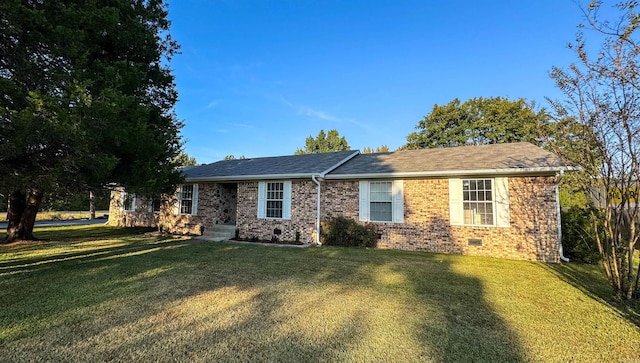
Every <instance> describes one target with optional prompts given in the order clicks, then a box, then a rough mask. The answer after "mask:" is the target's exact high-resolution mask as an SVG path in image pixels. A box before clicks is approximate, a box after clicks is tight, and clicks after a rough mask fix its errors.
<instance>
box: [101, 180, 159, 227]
mask: <svg viewBox="0 0 640 363" xmlns="http://www.w3.org/2000/svg"><path fill="white" fill-rule="evenodd" d="M122 193H123V189H122V188H118V189H116V190H114V191H112V192H111V196H110V197H109V221H107V224H108V225H111V226H118V227H157V226H158V219H159V213H158V212H155V213H154V212H149V206H150V204H151V203H152V200H148V199H146V198H141V197H137V198H136V205H135V207H134V208H135V210H134V211H125V210H124V206H123V205H122Z"/></svg>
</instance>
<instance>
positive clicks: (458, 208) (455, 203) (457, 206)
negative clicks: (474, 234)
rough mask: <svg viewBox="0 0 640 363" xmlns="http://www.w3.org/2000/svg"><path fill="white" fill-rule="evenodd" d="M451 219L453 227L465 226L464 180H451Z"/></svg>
mask: <svg viewBox="0 0 640 363" xmlns="http://www.w3.org/2000/svg"><path fill="white" fill-rule="evenodd" d="M449 219H450V223H451V225H452V226H460V225H463V224H464V213H463V209H462V179H458V178H451V179H449Z"/></svg>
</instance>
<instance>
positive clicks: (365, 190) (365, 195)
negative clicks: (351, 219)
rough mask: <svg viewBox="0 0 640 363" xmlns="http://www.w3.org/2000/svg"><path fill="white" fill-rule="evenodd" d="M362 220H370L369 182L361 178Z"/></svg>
mask: <svg viewBox="0 0 640 363" xmlns="http://www.w3.org/2000/svg"><path fill="white" fill-rule="evenodd" d="M360 220H361V221H364V222H368V221H369V182H368V181H366V180H360Z"/></svg>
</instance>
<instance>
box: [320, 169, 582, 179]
mask: <svg viewBox="0 0 640 363" xmlns="http://www.w3.org/2000/svg"><path fill="white" fill-rule="evenodd" d="M573 170H579V169H577V168H574V167H541V168H521V169H475V170H436V171H415V172H414V171H410V172H390V173H362V174H333V175H332V174H329V175H327V176H325V179H327V180H340V179H380V178H415V177H448V176H478V175H523V174H524V175H531V176H537V175H553V174H554V173H557V172H560V171H573Z"/></svg>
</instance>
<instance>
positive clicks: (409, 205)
mask: <svg viewBox="0 0 640 363" xmlns="http://www.w3.org/2000/svg"><path fill="white" fill-rule="evenodd" d="M358 196H359V185H358V181H335V182H333V181H327V182H325V183H324V185H323V201H322V208H323V220H326V219H328V218H329V217H332V216H344V217H347V218H352V219H354V220H356V221H357V220H358ZM509 206H510V227H480V226H479V227H475V226H451V225H450V222H449V181H448V179H414V180H405V181H404V215H405V219H404V223H381V222H373V224H374V225H375V226H376V227H377V229H378V231H379V233H381V234H382V238H381V240H380V241H378V246H379V247H381V248H395V249H402V250H411V251H429V252H438V253H458V254H465V255H475V256H492V257H503V258H511V259H520V260H537V261H546V262H559V252H558V247H559V244H558V243H559V241H558V223H557V210H556V193H555V181H554V177H511V178H509ZM469 239H481V240H482V246H470V245H469V243H468V240H469Z"/></svg>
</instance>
